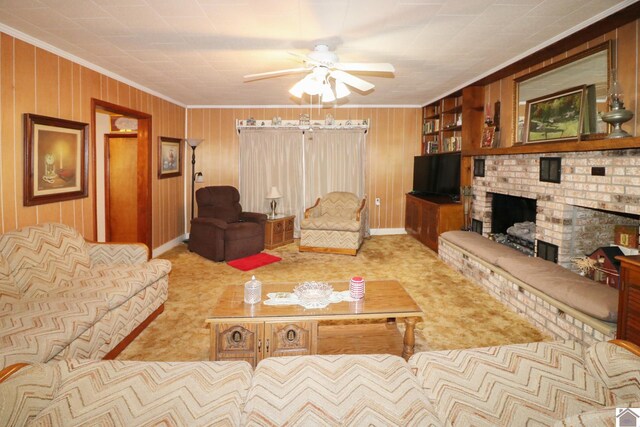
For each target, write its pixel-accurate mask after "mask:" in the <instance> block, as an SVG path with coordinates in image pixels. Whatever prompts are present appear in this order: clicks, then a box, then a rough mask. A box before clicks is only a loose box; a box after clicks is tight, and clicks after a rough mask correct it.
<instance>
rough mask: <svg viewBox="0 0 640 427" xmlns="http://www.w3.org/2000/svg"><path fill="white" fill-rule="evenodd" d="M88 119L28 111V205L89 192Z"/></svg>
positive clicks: (26, 140) (26, 129) (25, 190)
mask: <svg viewBox="0 0 640 427" xmlns="http://www.w3.org/2000/svg"><path fill="white" fill-rule="evenodd" d="M88 127H89V125H88V124H87V123H80V122H74V121H72V120H65V119H58V118H55V117H46V116H39V115H37V114H28V113H27V114H25V115H24V183H23V185H24V188H23V203H24V205H25V206H34V205H42V204H45V203H55V202H61V201H65V200H72V199H79V198H83V197H87V196H88V176H89V174H88V163H89V140H88V132H87V129H88Z"/></svg>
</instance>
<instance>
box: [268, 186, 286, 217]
mask: <svg viewBox="0 0 640 427" xmlns="http://www.w3.org/2000/svg"><path fill="white" fill-rule="evenodd" d="M281 197H282V194H280V192H279V191H278V188H277V187H275V186H273V187H271V191H270V192H269V194H267V197H265V199H270V200H271V215H270V217H271V218H275V217H276V206H277V202H276V199H280V198H281Z"/></svg>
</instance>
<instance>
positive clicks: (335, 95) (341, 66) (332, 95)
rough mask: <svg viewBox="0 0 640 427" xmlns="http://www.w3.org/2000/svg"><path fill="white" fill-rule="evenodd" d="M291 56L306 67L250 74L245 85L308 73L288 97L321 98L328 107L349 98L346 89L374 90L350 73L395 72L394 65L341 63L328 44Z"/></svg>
mask: <svg viewBox="0 0 640 427" xmlns="http://www.w3.org/2000/svg"><path fill="white" fill-rule="evenodd" d="M290 54H291V55H293V56H295V57H296V58H298V59H299V60H301V61H302V62H303V64H304V67H299V68H291V69H286V70H278V71H270V72H266V73H258V74H249V75H246V76H244V79H245V81H251V80H259V79H266V78H271V77H278V76H283V75H287V74H297V73H304V72H309V74H307V75H306V76H305V77H303V78H302V79H301V80H300V81H299V82H297V83H296V84H295V85H293V87H292V88H291V89H290V90H289V93H290V94H291V95H293V96H295V97H297V98H301V97H302V95H303V94H305V93H306V94H308V95H312V96H313V95H319V96H320V99H321V101H322V102H323V103H326V102H333V101H335V100H336V99H340V98H344V97H345V96H347V95H349V94H350V93H351V92H350V91H349V88H348V87H347V86H351V87H352V88H355V89H357V90H359V91H361V92H368V91H370V90H372V89H373V88H374V87H375V85H374V84H372V83H369V82H367V81H366V80H363V79H361V78H360V77H356V76H354V75H352V74H351V73H358V72H378V73H394V72H395V68H394V67H393V65H391V64H387V63H359V62H350V63H349V62H347V63H341V62H339V59H338V56H337V55H336V54H335V52H332V51H330V50H329V46H327V45H325V44H319V45H316V46H315V48H314V50H313V51H312V52H310V53H309V54H308V55H300V54H297V53H292V52H290ZM347 71H350V72H351V73H348V72H347ZM331 79H333V80H334V82H335V92H334V90H333V89H332V87H331Z"/></svg>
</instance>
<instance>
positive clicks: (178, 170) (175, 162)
mask: <svg viewBox="0 0 640 427" xmlns="http://www.w3.org/2000/svg"><path fill="white" fill-rule="evenodd" d="M174 176H182V139H180V138H170V137H167V136H160V137H158V179H164V178H171V177H174Z"/></svg>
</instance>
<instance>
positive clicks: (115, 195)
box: [92, 99, 153, 249]
mask: <svg viewBox="0 0 640 427" xmlns="http://www.w3.org/2000/svg"><path fill="white" fill-rule="evenodd" d="M92 112H93V116H92V121H93V123H92V125H93V126H92V128H93V133H92V143H93V148H94V153H96V155H95V156H94V159H93V163H94V171H96V172H95V174H96V176H95V179H94V187H95V190H96V191H95V192H94V194H96V197H95V199H94V218H95V224H94V225H95V229H96V233H97V236H96V237H97V238H96V240H98V241H105V242H139V243H144V244H146V245H147V246H148V247H149V248H150V249H151V248H153V246H152V234H151V231H152V228H151V225H152V216H151V212H152V198H151V157H152V152H151V116H150V115H149V114H146V113H143V112H140V111H135V110H131V109H129V108H126V107H122V106H119V105H115V104H111V103H108V102H104V101H100V100H97V99H92ZM105 114H107V115H108V116H110V118H111V120H110V122H111V123H118V122H122V120H120V121H118V120H117V119H118V118H122V117H125V118H127V119H129V120H128V121H129V122H133V123H137V130H135V133H132V132H131V131H129V132H121V130H122V129H118V128H117V127H116V126H108V129H106V131H105V130H103V128H104V126H96V124H97V122H98V119H99V117H100V116H104V115H105ZM97 128H101V130H100V131H99V132H98V131H97V130H96V129H97ZM102 140H104V149H103V148H102V145H103V144H101V143H99V142H102Z"/></svg>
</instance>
